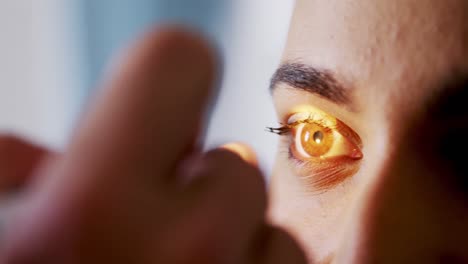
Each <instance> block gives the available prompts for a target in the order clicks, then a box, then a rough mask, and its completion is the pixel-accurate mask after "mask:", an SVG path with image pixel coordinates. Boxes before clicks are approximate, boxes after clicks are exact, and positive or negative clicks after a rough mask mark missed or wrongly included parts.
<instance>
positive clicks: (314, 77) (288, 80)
mask: <svg viewBox="0 0 468 264" xmlns="http://www.w3.org/2000/svg"><path fill="white" fill-rule="evenodd" d="M280 83H285V84H287V85H289V86H291V87H292V88H295V89H300V90H303V91H306V92H309V93H314V94H317V95H319V96H321V97H323V98H325V99H328V100H329V101H332V102H334V103H336V104H350V103H351V100H350V97H349V95H348V90H347V89H345V87H343V86H342V85H341V84H340V83H339V82H338V81H337V80H336V79H335V77H334V76H333V73H332V72H331V71H328V70H321V69H317V68H314V67H312V66H308V65H305V64H301V63H285V64H282V65H281V66H280V67H279V68H278V69H277V70H276V72H275V73H274V74H273V77H272V78H271V83H270V91H271V92H273V91H274V90H275V89H276V88H277V87H278V84H280Z"/></svg>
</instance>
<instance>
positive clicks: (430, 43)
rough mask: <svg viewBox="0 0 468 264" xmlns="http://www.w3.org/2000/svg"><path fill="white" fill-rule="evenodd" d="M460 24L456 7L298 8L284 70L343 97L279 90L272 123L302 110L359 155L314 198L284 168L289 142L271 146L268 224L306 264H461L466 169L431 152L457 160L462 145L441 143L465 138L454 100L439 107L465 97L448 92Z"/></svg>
mask: <svg viewBox="0 0 468 264" xmlns="http://www.w3.org/2000/svg"><path fill="white" fill-rule="evenodd" d="M467 14H468V2H467V1H463V0H447V1H439V0H393V1H385V0H377V1H376V0H358V1H356V0H353V1H351V0H327V1H313V0H298V1H297V3H296V7H295V11H294V15H293V19H292V22H291V28H290V33H289V37H288V41H287V45H286V48H285V51H284V55H283V59H282V64H286V63H300V64H303V65H307V66H311V67H314V68H317V69H323V70H326V71H329V72H332V73H333V75H334V77H335V78H336V80H337V81H338V82H339V83H341V84H342V85H343V87H344V88H345V89H346V93H347V94H349V96H350V97H351V98H350V101H349V102H347V103H345V104H341V103H335V102H332V101H330V100H328V99H326V98H324V97H323V96H320V95H317V94H314V93H310V92H307V91H303V90H299V89H289V88H291V87H289V86H288V84H285V83H279V84H277V85H276V86H277V87H276V88H275V89H274V91H273V100H274V104H275V107H276V111H277V115H278V120H279V121H280V122H284V120H287V118H288V116H289V115H290V114H291V113H292V112H293V109H294V108H295V107H297V106H299V105H306V106H307V105H310V106H313V107H316V108H318V109H320V110H322V111H324V112H326V113H327V114H329V115H331V116H333V117H336V118H338V119H339V120H341V121H343V122H344V123H345V124H347V125H348V126H349V127H350V128H351V129H352V130H353V131H355V132H356V133H357V134H358V135H359V136H360V138H361V140H362V145H363V147H362V153H363V158H362V159H361V160H360V161H359V165H358V167H359V170H358V171H357V172H356V173H355V174H353V175H350V176H349V177H347V178H346V179H344V180H342V181H340V182H339V183H338V184H336V185H334V186H332V187H330V188H327V190H324V191H320V192H316V191H314V187H313V186H310V185H309V184H307V183H306V182H305V181H304V179H303V178H302V177H301V176H299V175H298V173H297V169H296V168H295V166H296V165H295V164H294V163H292V162H291V161H290V158H289V157H288V154H287V153H286V152H287V151H286V150H285V149H287V148H288V146H287V144H290V143H288V142H290V141H288V140H284V139H282V140H281V141H280V146H279V151H278V154H277V159H276V165H275V168H274V173H273V176H272V179H271V208H270V211H269V213H270V217H271V219H272V221H273V222H274V223H276V224H279V225H282V226H285V227H286V228H287V229H288V231H289V232H291V233H292V234H293V235H294V236H295V237H296V238H297V239H298V241H299V242H300V244H301V245H302V247H303V248H304V249H305V251H306V253H307V255H308V258H309V259H310V262H311V263H468V228H467V225H468V191H467V187H466V178H465V180H464V183H465V185H462V184H460V181H459V179H460V178H462V177H466V174H465V173H466V170H465V171H463V170H461V171H460V170H458V171H457V170H455V169H453V167H454V166H455V165H454V166H452V165H446V164H447V162H445V159H446V157H445V156H443V154H441V153H439V152H438V150H439V147H440V146H443V147H445V148H444V149H450V150H452V152H453V151H458V153H460V154H459V155H466V154H464V153H465V151H467V150H466V149H458V148H457V146H458V147H461V146H466V139H465V138H464V137H463V133H462V134H458V135H461V136H459V137H449V136H447V135H450V132H451V131H452V130H456V129H458V128H455V127H457V125H458V126H461V127H462V130H463V129H465V130H463V131H468V130H466V125H462V123H463V122H462V121H459V120H460V119H459V117H460V116H461V119H466V113H465V112H463V109H464V107H462V105H461V103H462V102H463V101H464V100H462V99H460V96H455V97H456V98H458V99H459V100H458V101H457V102H455V101H454V102H453V103H450V102H449V103H448V104H443V103H441V101H443V98H445V97H446V96H445V95H446V94H447V93H449V92H451V91H452V90H456V91H457V92H460V90H463V89H465V91H466V89H468V88H460V87H457V85H458V86H460V85H461V86H463V83H465V84H466V83H467V82H464V81H463V80H466V79H467V78H466V76H468V16H467ZM460 79H462V81H460ZM465 87H466V86H465ZM465 94H466V92H465ZM466 99H468V97H467V98H466ZM457 104H459V105H457ZM447 105H452V106H454V107H455V108H457V107H458V108H457V109H462V112H463V113H460V111H458V112H455V113H453V111H452V112H450V111H447V110H446V108H447ZM465 111H466V110H465ZM437 113H442V114H440V115H441V116H442V117H440V115H439V114H437ZM454 115H456V116H457V117H456V118H457V119H456V120H455V122H449V121H448V120H452V117H453V116H454ZM465 123H467V122H464V123H463V124H465ZM454 124H455V125H454ZM435 131H436V132H435ZM440 131H442V132H440ZM458 131H459V129H458ZM465 135H468V133H465ZM284 137H288V136H287V135H286V136H282V138H284ZM454 155H455V156H454V157H456V155H457V154H454ZM310 174H311V175H308V176H310V177H314V173H313V172H310ZM462 182H463V181H462Z"/></svg>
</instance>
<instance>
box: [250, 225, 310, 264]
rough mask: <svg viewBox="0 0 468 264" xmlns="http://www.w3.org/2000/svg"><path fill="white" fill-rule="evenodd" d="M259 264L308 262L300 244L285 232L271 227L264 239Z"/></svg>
mask: <svg viewBox="0 0 468 264" xmlns="http://www.w3.org/2000/svg"><path fill="white" fill-rule="evenodd" d="M264 239H265V244H264V245H263V246H262V248H263V250H262V251H261V256H260V257H259V259H260V260H259V261H258V262H256V263H259V264H283V263H288V264H306V263H307V260H306V257H305V255H304V252H303V251H302V250H301V248H300V247H299V244H298V243H297V242H296V241H295V240H294V239H293V238H292V237H291V236H290V235H289V234H288V233H286V232H285V231H284V230H281V229H279V228H273V227H270V232H269V233H268V234H267V235H266V236H265V237H264Z"/></svg>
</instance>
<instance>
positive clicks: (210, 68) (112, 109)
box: [67, 29, 215, 186]
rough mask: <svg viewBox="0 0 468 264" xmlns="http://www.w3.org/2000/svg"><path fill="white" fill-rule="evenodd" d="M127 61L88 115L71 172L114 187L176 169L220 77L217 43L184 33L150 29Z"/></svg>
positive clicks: (72, 154) (73, 154)
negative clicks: (217, 75)
mask: <svg viewBox="0 0 468 264" xmlns="http://www.w3.org/2000/svg"><path fill="white" fill-rule="evenodd" d="M126 58H127V59H124V60H123V63H122V65H121V66H120V67H119V69H118V70H116V71H115V72H114V73H113V74H112V76H113V77H111V79H110V81H109V82H108V85H107V87H106V88H105V89H104V90H102V93H101V94H100V95H99V96H98V97H97V100H96V101H95V102H94V104H93V106H92V107H91V110H90V111H89V113H88V114H87V115H86V116H85V118H84V121H83V123H82V126H81V127H80V129H79V130H78V132H77V134H76V136H75V137H74V139H73V140H72V143H71V145H70V154H69V156H68V159H67V160H69V161H70V162H69V163H67V165H70V168H68V170H70V171H73V172H76V173H78V174H80V175H87V177H89V178H91V179H92V180H93V181H95V180H101V182H102V183H104V184H106V185H108V184H109V183H110V182H112V183H114V184H115V185H118V184H119V183H122V182H123V183H124V185H125V183H126V182H127V181H132V182H134V181H138V180H140V178H145V180H146V178H153V177H155V176H159V177H162V175H164V176H167V175H169V174H171V173H172V170H173V169H174V167H175V164H176V162H177V161H178V160H179V159H180V158H181V157H182V156H183V155H184V154H185V153H186V152H187V151H188V150H189V149H190V148H191V146H192V145H193V142H194V139H195V138H196V136H197V133H198V129H199V127H200V122H201V119H202V117H203V114H204V109H205V105H206V104H207V102H208V100H209V94H210V93H211V90H212V88H213V83H214V77H215V62H214V61H215V59H214V56H213V54H212V50H211V48H210V47H209V46H208V45H207V44H206V43H205V42H204V41H203V40H202V39H201V38H200V37H198V36H197V35H195V34H190V33H185V32H182V31H180V30H173V29H167V30H163V31H160V32H156V33H154V32H153V33H151V34H149V35H148V36H146V37H145V38H144V39H143V41H141V42H140V43H138V44H137V45H136V46H135V47H134V48H133V49H132V50H131V51H130V52H129V54H128V55H127V56H126ZM131 175H132V176H131ZM80 177H81V176H80ZM152 180H154V179H152ZM148 183H149V182H148V181H144V184H145V186H148V185H150V184H152V183H153V182H150V184H148ZM93 184H94V185H99V184H98V183H97V182H94V183H93Z"/></svg>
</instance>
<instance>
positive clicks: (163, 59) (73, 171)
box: [0, 29, 305, 264]
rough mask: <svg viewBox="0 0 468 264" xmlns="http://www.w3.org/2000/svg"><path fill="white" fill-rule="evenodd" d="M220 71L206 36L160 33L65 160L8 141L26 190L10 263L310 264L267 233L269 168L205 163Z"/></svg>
mask: <svg viewBox="0 0 468 264" xmlns="http://www.w3.org/2000/svg"><path fill="white" fill-rule="evenodd" d="M216 66H217V65H216V59H215V58H214V55H213V52H212V49H211V48H210V47H209V46H208V45H207V44H206V43H205V42H204V41H203V40H201V39H200V38H199V37H197V36H194V35H192V34H188V33H183V32H181V31H178V30H169V29H168V30H163V31H160V32H156V33H151V34H149V35H147V36H146V37H145V38H144V39H143V40H142V41H140V42H139V43H138V44H137V45H135V47H134V48H133V49H132V50H131V51H130V52H129V55H128V56H127V57H126V58H123V60H122V63H121V64H120V66H119V68H118V69H116V70H114V71H113V74H112V76H111V78H109V79H108V80H109V81H108V82H107V83H106V85H105V86H106V87H105V88H104V89H101V92H100V94H99V95H98V96H97V98H96V100H95V101H94V103H93V104H92V105H91V107H90V109H89V110H88V112H87V114H86V115H85V117H84V119H83V120H82V122H80V124H81V125H80V126H79V127H78V129H77V130H76V132H75V135H74V136H73V138H72V140H71V143H70V144H69V146H68V148H67V150H66V151H65V152H64V153H62V154H57V153H51V152H50V151H47V150H44V149H41V148H40V147H37V146H33V145H31V144H29V143H26V142H24V141H21V140H18V139H15V138H12V137H3V138H1V139H0V178H1V181H0V188H1V189H2V190H3V191H8V190H11V189H12V188H14V190H16V189H17V187H18V186H22V188H23V189H22V190H21V191H20V196H19V200H18V201H17V202H16V203H17V204H16V206H15V207H14V209H13V210H11V211H8V215H7V217H6V218H5V223H4V225H3V232H4V234H3V238H2V241H1V244H0V245H1V251H0V252H1V253H0V260H1V263H15V264H16V263H21V264H23V263H25V264H29V263H180V264H191V263H208V264H210V263H268V264H270V263H281V264H284V263H288V264H294V263H305V258H304V257H303V254H302V252H301V250H300V249H299V248H298V246H297V245H296V243H295V242H294V240H293V239H291V238H290V237H289V236H288V235H287V234H286V233H285V232H283V231H281V230H279V229H277V228H274V227H272V226H269V225H268V224H267V223H266V221H265V210H266V194H265V186H264V182H263V180H262V175H261V174H260V172H259V171H258V169H257V168H256V167H255V166H254V165H252V164H250V163H248V162H246V161H244V160H243V159H242V158H240V156H238V155H236V154H234V153H233V152H231V151H227V150H223V149H218V150H214V151H211V152H209V153H207V154H197V153H196V152H195V146H196V142H197V141H196V140H197V137H198V134H199V132H200V128H201V127H200V126H201V124H202V118H203V116H204V112H205V106H206V105H207V103H208V99H209V97H210V94H211V92H212V91H211V89H212V87H213V86H214V80H215V77H216V70H217V67H216Z"/></svg>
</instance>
